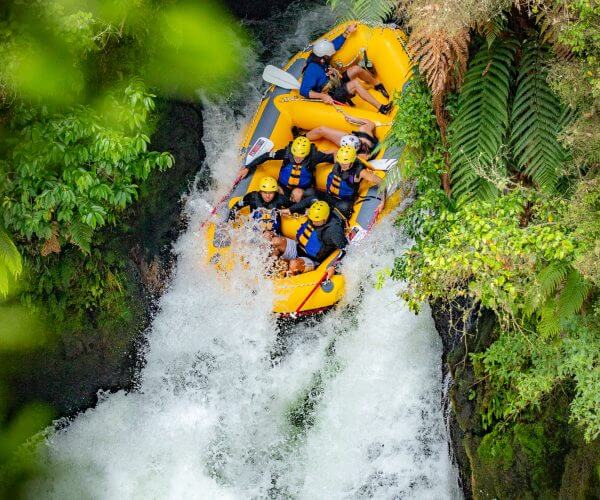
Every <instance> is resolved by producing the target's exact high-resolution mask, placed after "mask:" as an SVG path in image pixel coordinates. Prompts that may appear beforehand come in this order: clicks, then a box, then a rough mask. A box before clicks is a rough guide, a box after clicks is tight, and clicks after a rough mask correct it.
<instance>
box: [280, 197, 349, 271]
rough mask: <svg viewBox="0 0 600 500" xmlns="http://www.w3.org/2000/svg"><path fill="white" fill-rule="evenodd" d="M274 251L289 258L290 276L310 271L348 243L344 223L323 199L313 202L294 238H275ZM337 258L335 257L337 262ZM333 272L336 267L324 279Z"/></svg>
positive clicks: (286, 258)
mask: <svg viewBox="0 0 600 500" xmlns="http://www.w3.org/2000/svg"><path fill="white" fill-rule="evenodd" d="M272 244H273V248H274V250H275V254H276V255H279V256H280V257H281V258H282V259H283V260H284V261H288V262H289V265H288V269H289V273H290V274H291V275H296V274H301V273H304V272H307V271H312V270H313V269H315V268H316V267H317V266H318V265H319V264H320V263H321V262H323V261H324V260H325V259H326V258H327V257H329V256H330V255H331V253H332V252H334V251H335V250H336V249H339V250H343V249H344V248H345V247H346V245H347V244H348V240H347V239H346V234H345V232H344V223H343V221H342V220H341V219H339V218H338V217H336V216H335V215H334V214H332V213H331V211H330V208H329V205H328V204H327V203H326V202H324V201H315V202H314V203H313V204H312V205H311V206H310V208H309V210H308V220H307V221H306V222H305V223H304V224H302V225H301V226H300V228H299V229H298V232H297V233H296V239H295V240H293V239H290V238H285V237H275V238H273V240H272ZM339 260H340V259H336V262H339ZM334 273H335V266H331V267H329V268H328V269H327V278H328V279H329V278H331V276H333V274H334Z"/></svg>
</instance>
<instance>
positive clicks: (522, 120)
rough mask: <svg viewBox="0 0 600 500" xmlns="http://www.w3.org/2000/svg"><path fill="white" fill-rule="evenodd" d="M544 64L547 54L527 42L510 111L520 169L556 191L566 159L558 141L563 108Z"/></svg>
mask: <svg viewBox="0 0 600 500" xmlns="http://www.w3.org/2000/svg"><path fill="white" fill-rule="evenodd" d="M545 61H546V51H545V50H544V49H543V48H542V47H540V46H539V44H538V43H537V41H535V40H530V41H527V42H526V43H525V45H524V49H523V56H522V60H521V66H520V68H519V77H518V80H517V91H516V95H515V100H514V103H513V106H512V110H511V143H512V146H513V154H514V157H515V161H516V164H517V166H518V167H519V168H520V169H521V170H522V171H524V172H525V174H526V175H528V176H529V177H531V179H532V180H533V181H534V182H535V183H536V184H537V185H538V186H539V187H540V188H541V189H544V190H547V191H553V190H554V189H555V188H556V185H557V182H558V178H559V176H560V170H561V166H562V164H563V162H564V160H565V151H564V149H563V148H562V146H561V145H560V144H559V142H558V138H557V136H558V133H559V132H560V122H561V120H560V118H561V115H562V113H563V109H562V106H561V104H560V102H559V100H558V99H557V98H556V96H555V95H554V94H553V93H552V91H551V89H550V87H549V85H548V83H547V77H548V69H547V66H546V64H545Z"/></svg>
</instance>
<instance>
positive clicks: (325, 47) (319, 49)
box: [313, 38, 335, 57]
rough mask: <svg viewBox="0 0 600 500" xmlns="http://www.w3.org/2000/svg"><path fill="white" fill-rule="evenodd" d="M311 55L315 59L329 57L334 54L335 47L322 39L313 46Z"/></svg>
mask: <svg viewBox="0 0 600 500" xmlns="http://www.w3.org/2000/svg"><path fill="white" fill-rule="evenodd" d="M313 54H314V55H315V56H317V57H325V56H329V57H331V56H332V55H333V54H335V47H334V46H333V43H331V42H330V41H329V40H327V39H326V38H322V39H321V40H317V41H316V42H315V44H314V45H313Z"/></svg>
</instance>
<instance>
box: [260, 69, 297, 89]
mask: <svg viewBox="0 0 600 500" xmlns="http://www.w3.org/2000/svg"><path fill="white" fill-rule="evenodd" d="M262 77H263V80H264V81H265V82H267V83H271V84H273V85H275V86H277V87H281V88H282V89H288V90H292V89H295V90H298V89H299V88H300V82H299V81H298V80H297V79H296V77H294V75H291V74H289V73H288V72H287V71H284V70H282V69H280V68H277V67H276V66H273V65H271V64H269V65H267V66H265V69H264V71H263V75H262Z"/></svg>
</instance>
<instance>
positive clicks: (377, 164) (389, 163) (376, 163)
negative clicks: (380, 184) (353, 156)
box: [369, 160, 398, 171]
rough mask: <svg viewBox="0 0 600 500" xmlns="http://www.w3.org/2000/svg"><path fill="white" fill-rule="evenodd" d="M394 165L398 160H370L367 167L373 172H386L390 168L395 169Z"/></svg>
mask: <svg viewBox="0 0 600 500" xmlns="http://www.w3.org/2000/svg"><path fill="white" fill-rule="evenodd" d="M396 163H398V160H371V161H370V162H369V165H371V168H372V169H373V170H384V171H388V170H390V169H391V168H393V167H395V166H396Z"/></svg>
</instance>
